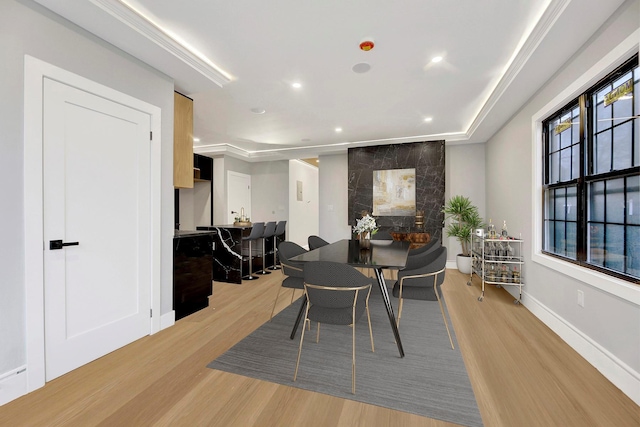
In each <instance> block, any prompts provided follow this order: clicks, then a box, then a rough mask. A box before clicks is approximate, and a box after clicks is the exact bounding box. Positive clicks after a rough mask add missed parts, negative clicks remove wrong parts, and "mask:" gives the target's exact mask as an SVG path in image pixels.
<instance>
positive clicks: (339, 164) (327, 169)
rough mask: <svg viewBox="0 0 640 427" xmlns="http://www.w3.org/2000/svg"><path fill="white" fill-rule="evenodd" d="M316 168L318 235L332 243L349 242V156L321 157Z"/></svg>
mask: <svg viewBox="0 0 640 427" xmlns="http://www.w3.org/2000/svg"><path fill="white" fill-rule="evenodd" d="M319 165H320V166H319V178H318V181H319V189H320V190H319V193H320V198H319V207H318V208H319V230H320V234H319V236H320V237H322V238H323V239H325V240H326V241H328V242H331V243H332V242H337V241H338V240H341V239H350V238H351V226H350V225H349V218H348V211H349V209H348V203H349V195H348V193H349V192H348V186H347V182H348V179H349V173H348V172H349V165H348V157H347V155H346V154H339V155H332V156H320V164H319Z"/></svg>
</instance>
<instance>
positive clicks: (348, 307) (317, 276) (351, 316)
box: [293, 261, 375, 394]
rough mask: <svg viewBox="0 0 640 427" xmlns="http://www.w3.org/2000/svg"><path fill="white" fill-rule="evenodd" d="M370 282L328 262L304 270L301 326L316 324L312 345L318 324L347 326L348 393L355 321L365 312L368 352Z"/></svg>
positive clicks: (353, 386)
mask: <svg viewBox="0 0 640 427" xmlns="http://www.w3.org/2000/svg"><path fill="white" fill-rule="evenodd" d="M371 285H372V280H371V279H370V278H369V277H367V276H365V275H364V274H362V273H360V272H359V271H358V270H356V269H355V268H353V267H351V266H349V265H347V264H342V263H337V262H330V261H309V262H307V263H306V265H305V268H304V291H305V295H306V296H307V308H306V311H305V317H304V324H306V323H307V322H311V321H314V322H318V326H317V328H318V330H317V333H316V342H318V341H319V340H320V324H322V323H328V324H334V325H350V326H351V393H353V394H355V392H356V322H357V321H358V319H359V318H360V317H362V315H363V314H364V313H365V312H366V313H367V320H368V322H369V337H370V339H371V351H372V352H373V351H375V349H374V345H373V331H372V330H371V316H370V315H369V295H370V294H371ZM304 332H305V328H302V333H301V335H300V346H299V347H298V358H297V361H296V370H295V373H294V374H293V380H294V381H295V380H296V378H297V376H298V367H299V366H300V354H301V353H302V343H303V342H304Z"/></svg>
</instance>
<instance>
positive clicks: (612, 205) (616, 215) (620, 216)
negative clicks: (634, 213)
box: [606, 178, 624, 240]
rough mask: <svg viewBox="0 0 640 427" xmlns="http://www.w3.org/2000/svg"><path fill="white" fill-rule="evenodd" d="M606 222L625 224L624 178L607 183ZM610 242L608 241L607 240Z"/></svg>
mask: <svg viewBox="0 0 640 427" xmlns="http://www.w3.org/2000/svg"><path fill="white" fill-rule="evenodd" d="M606 189H607V195H606V200H607V202H606V203H607V207H606V209H607V216H606V222H607V223H610V222H617V223H620V224H623V223H624V178H620V179H612V180H609V181H607V183H606ZM607 240H608V239H607Z"/></svg>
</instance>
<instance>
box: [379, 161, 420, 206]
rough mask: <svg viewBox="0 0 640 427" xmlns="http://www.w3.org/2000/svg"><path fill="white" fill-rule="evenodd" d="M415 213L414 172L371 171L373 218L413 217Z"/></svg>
mask: <svg viewBox="0 0 640 427" xmlns="http://www.w3.org/2000/svg"><path fill="white" fill-rule="evenodd" d="M415 213H416V170H415V168H412V169H387V170H377V171H376V170H374V171H373V216H413V215H415Z"/></svg>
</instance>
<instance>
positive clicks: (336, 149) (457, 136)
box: [193, 132, 470, 162]
mask: <svg viewBox="0 0 640 427" xmlns="http://www.w3.org/2000/svg"><path fill="white" fill-rule="evenodd" d="M442 139H444V140H445V141H446V144H447V145H460V144H467V143H470V142H469V138H468V135H467V134H466V133H465V132H452V133H440V134H432V135H419V136H412V137H399V138H385V139H375V140H365V141H349V142H340V143H335V144H318V145H308V146H304V147H298V146H290V147H287V146H284V147H283V146H280V145H279V146H277V147H276V148H271V149H263V150H247V149H244V148H242V147H238V146H237V145H233V144H229V143H218V144H203V145H194V146H193V152H194V153H197V154H203V155H208V156H222V155H230V156H232V157H236V158H239V159H242V160H245V161H248V162H257V161H269V160H284V159H296V158H304V157H316V156H318V155H322V154H337V153H341V152H346V151H347V149H349V148H353V147H359V146H376V145H387V144H404V143H411V142H420V141H429V140H434V141H435V140H442Z"/></svg>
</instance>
